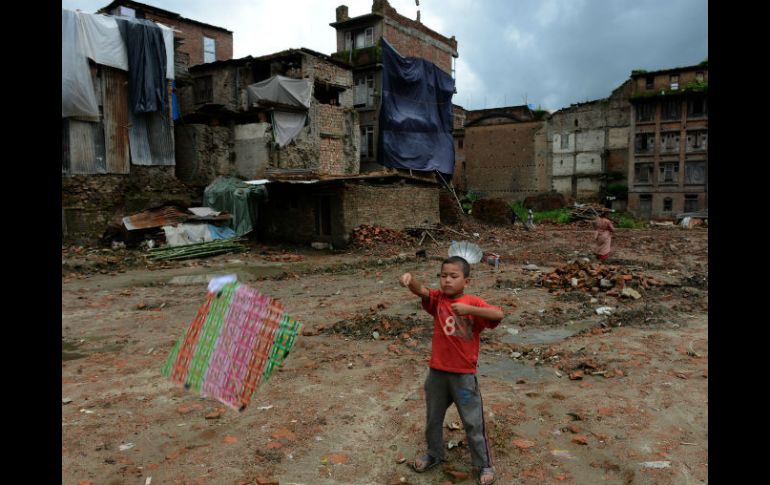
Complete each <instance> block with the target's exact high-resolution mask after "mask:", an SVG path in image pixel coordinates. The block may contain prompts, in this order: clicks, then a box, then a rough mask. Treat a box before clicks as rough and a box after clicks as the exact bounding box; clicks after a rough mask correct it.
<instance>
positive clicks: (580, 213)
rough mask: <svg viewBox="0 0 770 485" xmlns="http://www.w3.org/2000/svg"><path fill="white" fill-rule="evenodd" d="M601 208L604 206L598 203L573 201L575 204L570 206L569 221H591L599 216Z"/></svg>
mask: <svg viewBox="0 0 770 485" xmlns="http://www.w3.org/2000/svg"><path fill="white" fill-rule="evenodd" d="M603 209H604V206H601V205H599V204H588V203H587V204H578V203H575V205H574V206H573V207H572V211H571V212H570V220H571V221H592V220H594V219H596V218H597V217H599V214H601V212H602V210H603Z"/></svg>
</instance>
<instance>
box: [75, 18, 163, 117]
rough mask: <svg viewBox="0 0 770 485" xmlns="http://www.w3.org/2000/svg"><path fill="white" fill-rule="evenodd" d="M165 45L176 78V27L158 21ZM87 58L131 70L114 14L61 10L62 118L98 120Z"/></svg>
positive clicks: (97, 105)
mask: <svg viewBox="0 0 770 485" xmlns="http://www.w3.org/2000/svg"><path fill="white" fill-rule="evenodd" d="M156 24H157V25H158V27H160V29H161V31H162V33H163V44H164V45H165V47H166V78H168V79H174V29H172V28H171V27H167V26H165V25H161V24H158V23H157V22H156ZM88 58H90V59H92V60H93V61H94V62H95V63H97V64H103V65H105V66H110V67H114V68H116V69H122V70H124V71H127V70H128V55H127V51H126V44H125V42H123V38H122V37H121V35H120V31H119V29H118V23H117V21H116V20H115V17H111V16H107V15H97V14H89V13H85V12H75V11H73V10H67V9H64V8H63V9H62V12H61V64H62V71H61V81H62V83H61V89H62V92H61V94H62V96H61V97H62V104H61V107H62V110H61V111H62V113H61V115H62V118H66V117H70V116H78V117H86V118H91V119H94V120H96V121H98V119H99V104H98V101H97V99H96V93H95V92H94V84H93V81H92V80H91V72H90V70H89V67H88Z"/></svg>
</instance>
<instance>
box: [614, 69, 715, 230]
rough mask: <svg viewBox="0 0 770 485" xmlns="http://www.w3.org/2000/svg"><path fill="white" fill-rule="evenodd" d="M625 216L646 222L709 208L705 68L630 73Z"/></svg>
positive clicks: (706, 75)
mask: <svg viewBox="0 0 770 485" xmlns="http://www.w3.org/2000/svg"><path fill="white" fill-rule="evenodd" d="M631 80H632V82H633V91H632V95H631V105H632V108H631V133H633V137H634V138H633V143H632V144H631V145H630V147H629V162H630V163H629V168H628V178H629V190H628V210H629V211H630V212H631V213H633V214H634V215H636V216H637V217H641V218H646V219H651V218H652V219H666V218H673V217H675V216H676V214H678V213H683V212H696V211H702V210H706V209H707V208H708V96H707V94H708V63H707V62H704V63H701V64H699V65H694V66H688V67H679V68H675V69H665V70H660V71H655V72H645V71H634V72H632V73H631Z"/></svg>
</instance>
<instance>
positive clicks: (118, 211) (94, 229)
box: [62, 165, 203, 243]
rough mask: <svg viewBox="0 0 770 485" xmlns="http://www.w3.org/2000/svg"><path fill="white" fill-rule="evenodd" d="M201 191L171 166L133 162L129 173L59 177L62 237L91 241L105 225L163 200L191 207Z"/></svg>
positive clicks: (76, 240) (200, 194) (101, 232)
mask: <svg viewBox="0 0 770 485" xmlns="http://www.w3.org/2000/svg"><path fill="white" fill-rule="evenodd" d="M202 195H203V193H202V191H198V190H196V189H195V188H193V187H190V186H187V185H185V184H184V183H182V182H180V181H179V180H177V179H176V178H175V177H174V167H163V166H141V165H132V166H131V173H130V174H128V175H107V174H105V175H76V176H72V177H62V209H63V212H64V224H65V226H66V227H65V234H64V236H65V240H67V241H73V242H80V243H94V242H96V241H97V240H98V239H99V238H100V237H101V236H102V234H104V231H105V229H107V226H108V225H109V224H110V223H111V222H112V223H119V221H120V219H121V218H122V217H123V216H126V215H130V214H133V213H136V212H139V211H142V210H145V209H148V208H150V207H153V206H158V205H161V204H163V203H166V202H177V203H180V204H182V205H187V206H191V205H192V204H193V203H196V204H199V203H200V200H201V197H202Z"/></svg>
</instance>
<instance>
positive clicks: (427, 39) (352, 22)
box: [330, 0, 458, 172]
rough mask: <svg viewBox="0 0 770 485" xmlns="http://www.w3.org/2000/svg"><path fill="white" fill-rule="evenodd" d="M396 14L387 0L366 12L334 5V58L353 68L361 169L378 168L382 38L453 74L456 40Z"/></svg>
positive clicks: (402, 52)
mask: <svg viewBox="0 0 770 485" xmlns="http://www.w3.org/2000/svg"><path fill="white" fill-rule="evenodd" d="M417 15H418V17H417V19H416V20H412V19H409V18H407V17H405V16H403V15H401V14H399V13H398V12H397V11H396V9H394V8H393V7H392V6H391V5H390V4H389V3H388V2H387V0H374V1H373V2H372V9H371V13H369V14H365V15H360V16H358V17H353V18H351V17H350V16H349V15H348V7H347V6H345V5H340V6H339V7H337V10H336V22H333V23H331V24H330V25H331V26H332V27H334V28H335V30H336V31H337V52H335V53H334V54H332V56H333V57H335V58H337V59H341V60H344V61H346V62H348V63H349V64H350V65H351V66H352V69H353V82H354V100H353V104H354V106H355V107H356V109H357V110H358V111H359V113H360V132H361V146H360V150H361V152H360V158H361V170H362V171H364V172H366V171H372V170H380V169H381V168H382V166H381V165H378V164H377V138H378V124H379V104H380V103H379V100H380V97H381V94H382V66H381V59H382V58H381V48H380V46H379V40H380V39H382V38H384V39H386V40H387V41H388V42H390V44H391V45H393V47H395V48H396V50H398V52H399V53H400V54H401V55H403V56H408V57H417V58H422V59H425V60H427V61H429V62H432V63H433V64H435V65H436V66H438V67H439V68H440V69H441V70H443V71H444V72H446V73H448V74H451V75H452V77H454V59H455V58H457V56H458V54H457V40H456V39H455V38H454V36H452V37H450V38H447V37H445V36H443V35H441V34H439V33H438V32H435V31H434V30H432V29H430V28H428V27H427V26H425V25H424V24H422V23H421V22H420V17H419V12H418V14H417Z"/></svg>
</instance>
